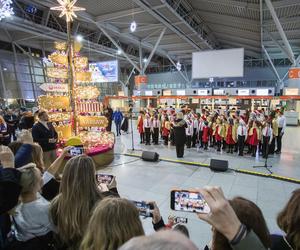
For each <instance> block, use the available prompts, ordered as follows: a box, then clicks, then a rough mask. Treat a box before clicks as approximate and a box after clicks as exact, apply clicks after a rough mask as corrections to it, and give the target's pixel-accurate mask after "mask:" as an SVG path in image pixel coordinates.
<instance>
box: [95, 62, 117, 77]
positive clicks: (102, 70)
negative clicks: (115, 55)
mask: <svg viewBox="0 0 300 250" xmlns="http://www.w3.org/2000/svg"><path fill="white" fill-rule="evenodd" d="M89 68H90V71H91V72H92V81H93V82H117V81H118V80H119V65H118V61H117V60H115V61H106V62H97V63H90V64H89Z"/></svg>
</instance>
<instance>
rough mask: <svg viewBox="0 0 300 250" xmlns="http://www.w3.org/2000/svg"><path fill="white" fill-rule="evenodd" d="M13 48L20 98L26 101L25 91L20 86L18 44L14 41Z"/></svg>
mask: <svg viewBox="0 0 300 250" xmlns="http://www.w3.org/2000/svg"><path fill="white" fill-rule="evenodd" d="M12 48H13V53H14V63H13V67H14V72H15V79H16V83H17V90H18V93H19V97H20V99H22V100H23V101H24V96H23V92H22V91H21V88H20V81H19V76H18V72H19V61H18V56H17V51H16V46H15V44H14V43H12Z"/></svg>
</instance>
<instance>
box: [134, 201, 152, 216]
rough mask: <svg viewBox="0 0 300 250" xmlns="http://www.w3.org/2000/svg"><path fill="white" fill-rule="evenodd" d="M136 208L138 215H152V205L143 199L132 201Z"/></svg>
mask: <svg viewBox="0 0 300 250" xmlns="http://www.w3.org/2000/svg"><path fill="white" fill-rule="evenodd" d="M132 202H133V204H134V205H135V206H136V208H137V209H138V210H139V213H140V216H143V217H153V214H152V212H151V211H152V210H153V209H154V206H153V205H152V204H149V203H146V202H144V201H132Z"/></svg>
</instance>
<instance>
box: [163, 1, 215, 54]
mask: <svg viewBox="0 0 300 250" xmlns="http://www.w3.org/2000/svg"><path fill="white" fill-rule="evenodd" d="M160 1H161V3H163V4H165V6H166V7H167V8H168V9H169V10H170V12H171V13H172V14H173V15H175V16H176V17H177V18H178V19H179V20H181V21H183V22H184V24H185V25H186V27H187V28H188V29H190V31H192V32H195V33H197V38H198V39H200V41H201V42H203V43H204V44H205V47H207V48H208V49H214V47H216V46H217V44H218V41H216V39H215V38H214V35H213V33H212V31H211V30H210V29H209V28H208V27H207V26H205V24H204V22H203V19H202V18H201V17H200V16H199V15H195V14H194V13H193V11H192V10H193V6H192V5H191V4H190V3H189V2H188V1H184V0H180V2H182V4H184V5H185V6H186V7H187V9H188V10H189V11H191V14H190V13H189V14H188V15H190V16H191V17H192V18H194V20H197V21H198V26H201V27H199V28H200V30H201V31H200V32H199V30H197V29H195V28H194V27H192V26H191V25H190V24H189V22H188V21H187V20H185V19H184V18H183V16H182V15H180V14H179V13H178V12H177V11H176V9H174V7H173V6H172V5H171V4H169V3H168V2H167V1H166V0H160ZM178 6H179V4H178ZM204 28H205V29H204ZM203 30H205V31H206V33H207V35H206V37H204V36H203V32H202V31H203Z"/></svg>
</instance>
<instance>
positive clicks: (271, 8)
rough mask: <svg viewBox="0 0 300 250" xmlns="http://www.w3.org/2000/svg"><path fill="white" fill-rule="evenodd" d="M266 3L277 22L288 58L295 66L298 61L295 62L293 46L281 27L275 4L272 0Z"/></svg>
mask: <svg viewBox="0 0 300 250" xmlns="http://www.w3.org/2000/svg"><path fill="white" fill-rule="evenodd" d="M298 2H299V1H298ZM265 3H266V5H267V7H268V9H269V11H270V13H271V16H272V18H273V20H274V22H275V25H276V27H277V30H278V32H279V34H280V37H281V39H282V41H283V43H284V45H285V49H286V51H287V53H288V58H289V59H290V61H291V62H292V63H293V64H295V63H296V61H295V56H294V53H293V50H292V48H291V45H290V44H289V41H288V39H287V37H286V34H285V33H284V30H283V28H282V25H281V23H280V21H279V19H278V16H277V14H276V11H275V9H274V6H273V4H272V2H271V1H270V0H265Z"/></svg>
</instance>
